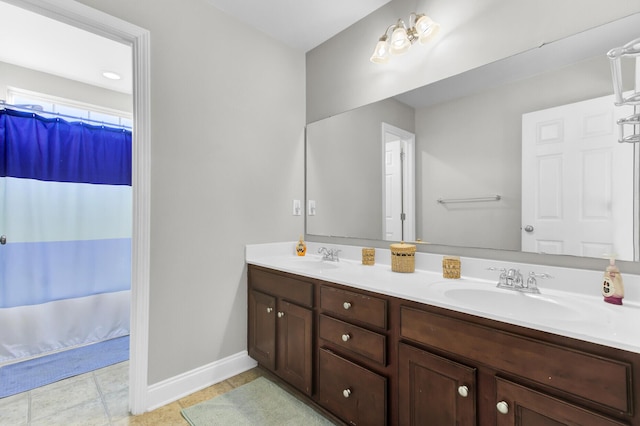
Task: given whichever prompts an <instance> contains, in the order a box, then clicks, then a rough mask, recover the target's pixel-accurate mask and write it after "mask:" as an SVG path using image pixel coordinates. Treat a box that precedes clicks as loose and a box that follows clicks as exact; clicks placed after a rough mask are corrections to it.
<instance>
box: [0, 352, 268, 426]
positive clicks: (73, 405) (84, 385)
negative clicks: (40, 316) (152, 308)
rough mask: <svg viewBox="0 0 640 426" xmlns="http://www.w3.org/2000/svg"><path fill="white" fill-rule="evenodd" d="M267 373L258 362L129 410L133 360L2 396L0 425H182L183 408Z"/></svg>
mask: <svg viewBox="0 0 640 426" xmlns="http://www.w3.org/2000/svg"><path fill="white" fill-rule="evenodd" d="M264 374H265V373H264V372H263V370H261V369H260V368H259V367H258V368H254V369H252V370H249V371H247V372H245V373H242V374H239V375H237V376H234V377H231V378H230V379H227V380H225V381H223V382H220V383H217V384H215V385H213V386H210V387H208V388H205V389H203V390H201V391H199V392H196V393H193V394H191V395H189V396H186V397H184V398H182V399H180V400H178V401H176V402H173V403H171V404H168V405H165V406H164V407H160V408H158V409H157V410H154V411H151V412H149V413H145V414H142V415H140V416H130V415H129V413H128V401H129V389H128V388H129V362H128V361H127V362H122V363H119V364H115V365H112V366H110V367H106V368H102V369H100V370H96V371H93V372H91V373H86V374H82V375H80V376H76V377H72V378H69V379H66V380H62V381H60V382H57V383H52V384H50V385H47V386H44V387H41V388H38V389H34V390H32V391H29V392H23V393H20V394H17V395H14V396H10V397H7V398H1V399H0V425H1V426H18V425H25V426H41V425H42V426H58V425H61V426H62V425H64V426H71V425H78V426H125V425H144V426H147V425H148V426H152V425H153V426H157V425H162V426H174V425H175V426H178V425H188V423H187V421H186V420H184V418H183V417H182V414H180V410H182V409H183V408H187V407H190V406H192V405H195V404H197V403H199V402H202V401H206V400H207V399H211V398H213V397H214V396H217V395H221V394H223V393H225V392H228V391H230V390H231V389H233V388H236V387H238V386H241V385H243V384H245V383H248V382H250V381H252V380H254V379H256V378H258V377H260V376H262V375H264Z"/></svg>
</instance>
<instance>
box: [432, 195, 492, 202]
mask: <svg viewBox="0 0 640 426" xmlns="http://www.w3.org/2000/svg"><path fill="white" fill-rule="evenodd" d="M500 199H502V197H501V196H500V195H491V196H489V197H476V198H438V203H440V204H446V203H477V202H481V201H500Z"/></svg>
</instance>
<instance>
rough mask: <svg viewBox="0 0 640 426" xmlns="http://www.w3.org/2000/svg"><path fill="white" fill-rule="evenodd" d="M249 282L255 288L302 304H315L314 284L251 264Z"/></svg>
mask: <svg viewBox="0 0 640 426" xmlns="http://www.w3.org/2000/svg"><path fill="white" fill-rule="evenodd" d="M249 284H250V285H251V287H252V288H253V289H255V290H260V291H263V292H265V293H268V294H271V295H274V296H278V297H280V298H282V299H284V300H288V301H289V302H294V303H297V304H299V305H302V306H308V307H311V306H313V284H311V283H310V282H307V281H302V280H297V279H295V278H290V277H285V276H283V275H278V274H272V273H269V272H266V271H262V270H259V269H255V268H253V267H251V266H249Z"/></svg>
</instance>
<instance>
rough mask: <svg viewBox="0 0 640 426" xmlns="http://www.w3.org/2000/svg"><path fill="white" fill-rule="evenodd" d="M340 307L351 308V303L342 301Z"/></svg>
mask: <svg viewBox="0 0 640 426" xmlns="http://www.w3.org/2000/svg"><path fill="white" fill-rule="evenodd" d="M342 307H343V308H345V309H349V308H351V303H350V302H344V303H343V304H342Z"/></svg>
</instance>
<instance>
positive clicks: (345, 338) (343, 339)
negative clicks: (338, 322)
mask: <svg viewBox="0 0 640 426" xmlns="http://www.w3.org/2000/svg"><path fill="white" fill-rule="evenodd" d="M349 339H351V335H350V334H349V333H345V334H343V335H342V341H343V342H348V341H349Z"/></svg>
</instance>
